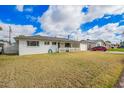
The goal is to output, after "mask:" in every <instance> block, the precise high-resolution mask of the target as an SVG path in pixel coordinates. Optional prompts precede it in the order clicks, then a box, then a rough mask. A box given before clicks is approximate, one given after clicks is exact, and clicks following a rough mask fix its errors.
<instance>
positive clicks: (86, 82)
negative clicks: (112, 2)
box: [0, 52, 124, 87]
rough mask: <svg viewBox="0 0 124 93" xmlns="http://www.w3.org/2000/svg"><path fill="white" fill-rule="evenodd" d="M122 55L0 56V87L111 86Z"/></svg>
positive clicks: (122, 57)
mask: <svg viewBox="0 0 124 93" xmlns="http://www.w3.org/2000/svg"><path fill="white" fill-rule="evenodd" d="M123 61H124V55H116V54H105V53H103V52H82V53H81V52H80V53H59V54H41V55H31V56H6V55H3V56H0V87H113V85H114V84H115V83H116V82H117V80H118V77H119V76H120V73H121V71H122V69H123V65H122V62H123Z"/></svg>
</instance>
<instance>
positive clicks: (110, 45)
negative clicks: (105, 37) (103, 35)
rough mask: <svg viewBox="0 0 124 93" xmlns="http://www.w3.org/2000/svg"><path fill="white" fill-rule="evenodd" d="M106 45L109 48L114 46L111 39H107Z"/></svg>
mask: <svg viewBox="0 0 124 93" xmlns="http://www.w3.org/2000/svg"><path fill="white" fill-rule="evenodd" d="M105 47H106V48H107V49H109V48H112V43H111V42H110V41H105Z"/></svg>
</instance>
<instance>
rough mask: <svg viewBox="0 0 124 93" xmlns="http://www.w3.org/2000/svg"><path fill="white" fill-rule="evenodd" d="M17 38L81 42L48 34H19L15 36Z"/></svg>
mask: <svg viewBox="0 0 124 93" xmlns="http://www.w3.org/2000/svg"><path fill="white" fill-rule="evenodd" d="M15 40H44V41H61V42H75V43H79V41H75V40H69V39H66V38H58V37H48V36H39V35H38V36H22V35H21V36H18V37H15Z"/></svg>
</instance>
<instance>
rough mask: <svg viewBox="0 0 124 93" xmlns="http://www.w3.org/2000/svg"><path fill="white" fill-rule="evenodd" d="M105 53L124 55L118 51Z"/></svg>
mask: <svg viewBox="0 0 124 93" xmlns="http://www.w3.org/2000/svg"><path fill="white" fill-rule="evenodd" d="M105 53H111V54H124V52H118V51H107V52H105Z"/></svg>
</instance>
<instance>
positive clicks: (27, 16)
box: [26, 15, 38, 22]
mask: <svg viewBox="0 0 124 93" xmlns="http://www.w3.org/2000/svg"><path fill="white" fill-rule="evenodd" d="M26 18H27V19H28V20H29V21H32V22H36V21H37V20H38V18H37V17H34V16H31V15H26Z"/></svg>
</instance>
